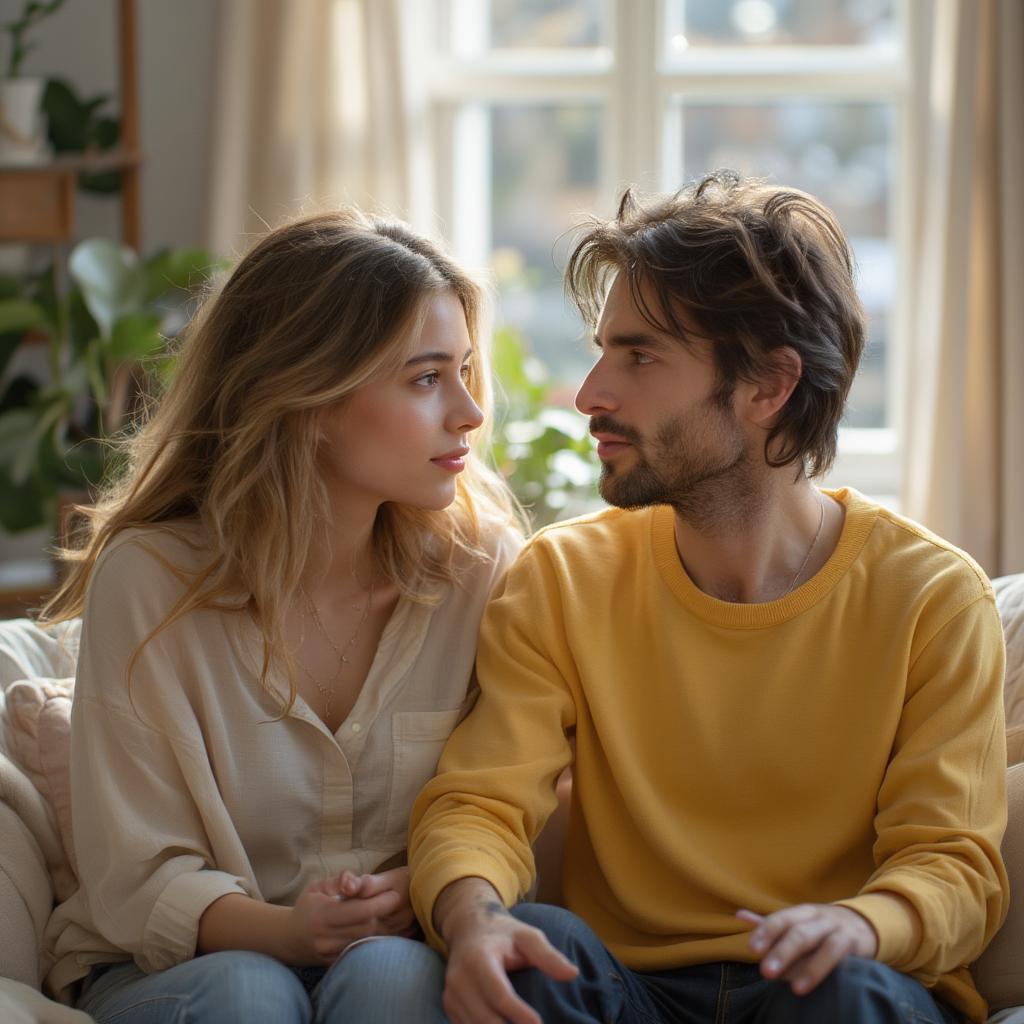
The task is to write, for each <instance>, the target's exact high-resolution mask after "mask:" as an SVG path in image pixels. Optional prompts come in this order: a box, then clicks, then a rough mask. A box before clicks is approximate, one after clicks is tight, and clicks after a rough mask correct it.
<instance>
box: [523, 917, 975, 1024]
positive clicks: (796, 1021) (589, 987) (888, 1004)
mask: <svg viewBox="0 0 1024 1024" xmlns="http://www.w3.org/2000/svg"><path fill="white" fill-rule="evenodd" d="M512 913H513V914H514V915H515V916H516V917H517V918H519V920H520V921H525V922H526V923H527V924H531V925H533V926H534V927H536V928H540V929H541V931H543V932H544V933H545V934H546V935H547V937H548V939H549V941H550V942H551V944H552V945H553V946H555V948H556V949H559V950H561V951H562V952H563V953H564V954H565V955H566V956H567V957H568V958H569V959H570V960H572V961H573V963H575V964H576V966H577V967H579V969H580V973H579V975H578V976H577V977H576V979H575V981H571V982H562V981H553V980H552V979H551V978H548V977H547V976H546V975H544V974H542V973H541V972H540V971H538V970H535V969H529V970H524V971H516V972H514V973H513V974H511V975H510V979H511V981H512V985H513V987H514V988H515V990H516V992H518V994H519V996H520V997H521V998H522V999H523V1000H525V1001H526V1002H527V1003H529V1004H530V1006H532V1007H533V1008H534V1009H535V1010H536V1011H537V1012H538V1013H539V1014H540V1016H541V1019H542V1020H543V1021H544V1022H545V1024H556V1022H557V1024H575V1022H580V1024H583V1022H586V1024H594V1022H595V1021H597V1022H602V1024H603V1022H607V1021H615V1022H616V1024H955V1022H957V1021H959V1020H960V1017H959V1016H958V1015H957V1014H956V1013H955V1012H954V1011H953V1010H951V1009H949V1007H946V1006H944V1005H943V1004H941V1003H940V1002H938V1001H937V1000H936V999H934V998H933V997H932V995H931V994H930V993H929V992H928V990H927V989H926V988H925V987H924V986H923V985H921V984H920V983H919V982H916V981H914V979H913V978H911V977H909V976H908V975H906V974H900V973H899V972H898V971H894V970H893V969H892V968H891V967H887V966H885V965H884V964H880V963H878V962H877V961H875V960H863V959H861V958H860V957H847V958H846V960H844V961H843V962H842V963H841V964H840V965H839V966H838V967H837V968H836V969H835V970H834V971H833V972H832V974H831V975H829V977H828V978H827V979H826V980H825V981H823V982H822V983H821V984H820V985H819V986H818V987H817V988H816V989H814V991H812V992H809V993H808V994H807V995H805V996H795V995H793V993H792V991H791V990H790V988H789V985H788V984H786V983H785V982H781V981H769V980H767V979H765V978H762V977H761V974H760V972H759V970H758V968H757V965H756V964H744V963H713V964H699V965H697V966H694V967H682V968H676V969H674V970H668V971H650V972H644V973H639V972H636V971H631V970H629V969H628V968H626V967H623V966H622V964H620V963H619V961H618V960H616V959H615V957H613V956H612V955H611V953H609V952H608V950H607V949H606V948H605V947H604V945H603V944H602V943H601V940H600V939H598V937H597V936H596V935H595V934H594V933H593V932H592V931H591V930H590V928H589V927H588V926H587V925H586V924H585V923H584V922H583V921H582V920H581V919H580V918H578V917H577V916H576V915H575V914H572V913H570V912H569V911H568V910H563V909H562V908H561V907H551V906H545V905H544V904H540V903H521V904H519V905H518V906H516V907H513V908H512Z"/></svg>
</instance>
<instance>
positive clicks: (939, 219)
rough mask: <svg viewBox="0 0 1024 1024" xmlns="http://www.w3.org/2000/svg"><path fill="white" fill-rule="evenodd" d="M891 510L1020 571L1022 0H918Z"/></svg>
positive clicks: (995, 569) (991, 568)
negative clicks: (902, 385) (904, 346)
mask: <svg viewBox="0 0 1024 1024" xmlns="http://www.w3.org/2000/svg"><path fill="white" fill-rule="evenodd" d="M929 8H930V10H931V11H932V17H933V22H932V24H931V26H930V28H931V36H930V54H929V55H928V56H929V58H930V63H931V68H930V82H929V89H928V95H927V97H926V100H927V104H926V109H925V112H924V124H925V125H926V130H925V132H924V138H923V139H921V140H918V142H919V144H920V145H921V152H922V154H923V161H922V163H921V173H920V174H919V175H918V182H917V189H918V193H917V200H918V203H917V208H916V216H915V229H914V235H915V237H914V242H915V247H914V248H915V251H916V252H917V253H919V254H920V255H919V263H918V266H917V268H916V270H917V274H916V278H915V282H914V285H915V286H914V294H913V296H912V300H913V301H912V303H911V307H912V312H911V320H910V334H911V336H912V345H911V352H910V358H909V362H908V368H909V372H908V388H909V393H908V395H907V409H908V419H907V422H906V424H905V427H906V429H905V431H904V437H905V447H904V452H905V459H904V493H903V508H904V510H905V511H906V512H907V514H908V515H910V516H912V517H913V518H915V519H917V520H919V521H920V522H922V523H924V524H925V525H926V526H928V527H930V528H931V529H933V530H935V531H936V532H937V533H939V534H941V535H942V536H944V537H945V538H947V539H948V540H950V541H952V542H953V543H954V544H957V545H958V546H960V547H962V548H964V549H966V550H967V551H969V552H970V553H971V554H972V555H974V557H975V558H977V559H978V561H979V562H981V564H982V565H983V566H984V568H985V569H986V570H987V571H988V572H989V574H990V575H993V576H996V575H1001V574H1004V573H1009V572H1019V571H1022V570H1024V515H1022V513H1024V196H1022V190H1021V187H1020V184H1019V181H1020V175H1021V173H1022V168H1024V3H1021V0H935V3H934V4H930V5H929Z"/></svg>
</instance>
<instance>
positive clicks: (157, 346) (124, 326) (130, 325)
mask: <svg viewBox="0 0 1024 1024" xmlns="http://www.w3.org/2000/svg"><path fill="white" fill-rule="evenodd" d="M163 347H164V339H163V337H162V336H161V335H160V316H159V314H157V313H126V314H125V315H124V316H122V317H120V318H119V319H118V321H117V323H116V324H114V330H113V333H112V334H111V337H110V341H109V343H108V344H107V345H106V346H105V354H106V357H107V358H108V359H109V360H111V361H112V362H113V363H123V362H125V361H126V360H129V359H130V360H138V361H141V360H143V359H148V358H149V357H150V356H153V355H156V354H157V353H158V352H159V351H160V350H161V349H162V348H163Z"/></svg>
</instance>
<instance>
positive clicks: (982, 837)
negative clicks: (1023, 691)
mask: <svg viewBox="0 0 1024 1024" xmlns="http://www.w3.org/2000/svg"><path fill="white" fill-rule="evenodd" d="M1004 658H1005V653H1004V646H1003V633H1002V628H1001V625H1000V621H999V616H998V613H997V612H996V608H995V603H994V600H993V598H992V594H991V591H989V592H987V593H986V594H985V595H984V596H983V597H980V598H978V599H976V600H974V601H973V602H971V603H970V604H968V605H967V606H966V607H965V608H962V609H961V610H960V611H959V612H957V613H956V614H954V615H953V616H952V617H951V618H950V619H949V621H948V622H946V623H945V625H944V626H942V627H941V628H940V629H939V630H938V631H937V633H936V634H935V636H934V637H932V639H931V640H930V641H928V643H927V644H926V645H925V647H924V648H923V650H922V651H921V652H920V654H919V655H918V656H917V658H916V660H915V661H914V663H913V664H912V665H911V668H910V672H909V677H908V685H907V697H906V702H905V704H904V710H903V715H902V718H901V721H900V725H899V729H898V731H897V735H896V740H895V744H894V747H893V752H892V756H891V759H890V763H889V766H888V769H887V771H886V775H885V778H884V781H883V784H882V787H881V790H880V792H879V797H878V811H877V814H876V817H875V831H876V841H875V845H874V859H875V865H876V870H875V871H874V873H873V874H872V875H871V877H870V879H869V880H868V882H867V884H866V885H865V886H864V887H863V888H862V889H861V891H860V893H859V894H858V895H857V896H855V897H854V898H852V899H848V900H842V901H840V902H841V904H842V905H844V906H847V907H850V908H851V909H853V910H856V911H857V912H858V913H860V914H862V915H863V916H864V917H865V918H867V920H868V921H869V922H870V923H871V924H872V926H873V927H874V929H875V931H876V932H877V933H878V938H879V948H878V953H877V958H878V959H879V960H881V961H882V962H884V963H887V964H889V965H890V966H892V967H894V968H895V969H897V970H899V971H902V972H904V973H913V974H914V975H915V977H918V978H919V979H921V980H924V981H926V982H928V981H930V980H934V979H936V978H938V977H939V976H940V975H942V974H945V973H947V972H950V971H952V970H954V969H955V968H957V967H961V966H964V965H966V964H969V963H971V962H972V961H973V960H975V959H976V958H977V957H978V955H979V954H980V953H981V952H982V950H983V949H984V948H985V946H986V945H987V944H988V943H989V941H990V940H991V939H992V936H993V935H995V933H996V931H997V930H998V928H999V926H1000V925H1001V924H1002V922H1003V919H1004V917H1005V916H1006V911H1007V907H1008V903H1009V885H1008V882H1007V878H1006V872H1005V869H1004V866H1003V862H1002V858H1001V856H1000V852H999V844H1000V841H1001V839H1002V835H1003V832H1004V831H1005V828H1006V739H1005V727H1004V720H1003V696H1002V687H1003V668H1004ZM891 893H895V894H897V895H899V896H902V897H904V898H905V899H906V900H907V901H908V902H909V904H910V906H911V907H913V912H912V913H911V912H908V911H907V910H906V909H904V908H903V907H901V906H900V904H899V903H898V902H897V901H895V900H892V899H885V898H884V896H885V895H887V894H891Z"/></svg>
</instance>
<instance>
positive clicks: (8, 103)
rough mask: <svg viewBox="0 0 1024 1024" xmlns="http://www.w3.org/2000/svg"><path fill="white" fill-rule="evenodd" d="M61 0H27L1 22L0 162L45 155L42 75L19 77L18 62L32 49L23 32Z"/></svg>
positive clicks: (27, 161)
mask: <svg viewBox="0 0 1024 1024" xmlns="http://www.w3.org/2000/svg"><path fill="white" fill-rule="evenodd" d="M63 3H64V0H27V2H26V4H25V7H24V9H23V10H22V12H21V14H20V15H19V16H18V17H16V18H15V19H14V20H13V21H8V22H6V23H5V24H4V25H3V29H4V31H5V32H6V33H7V36H8V49H9V53H8V57H7V68H6V72H5V75H4V77H3V78H0V164H36V163H41V162H43V161H45V160H46V159H47V158H48V157H49V149H48V146H47V141H46V130H45V126H44V124H43V115H42V100H43V90H44V88H45V86H46V83H45V81H44V80H43V79H42V78H29V77H23V76H22V74H21V67H22V63H23V62H24V60H25V57H26V56H27V55H28V53H29V52H30V51H31V50H32V49H33V45H32V44H31V43H30V42H28V41H27V39H26V38H25V37H26V34H27V33H28V31H29V30H30V29H32V28H34V27H35V26H36V25H38V24H39V22H41V21H42V20H43V19H44V18H48V17H50V15H52V14H54V13H55V12H56V11H57V10H58V9H59V8H60V7H61V6H62V5H63Z"/></svg>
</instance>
